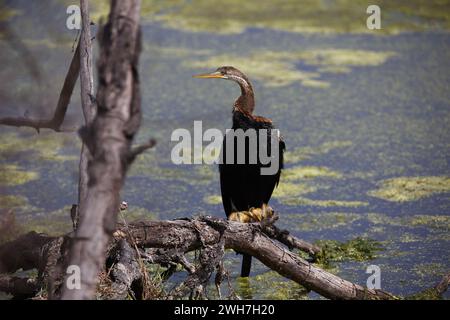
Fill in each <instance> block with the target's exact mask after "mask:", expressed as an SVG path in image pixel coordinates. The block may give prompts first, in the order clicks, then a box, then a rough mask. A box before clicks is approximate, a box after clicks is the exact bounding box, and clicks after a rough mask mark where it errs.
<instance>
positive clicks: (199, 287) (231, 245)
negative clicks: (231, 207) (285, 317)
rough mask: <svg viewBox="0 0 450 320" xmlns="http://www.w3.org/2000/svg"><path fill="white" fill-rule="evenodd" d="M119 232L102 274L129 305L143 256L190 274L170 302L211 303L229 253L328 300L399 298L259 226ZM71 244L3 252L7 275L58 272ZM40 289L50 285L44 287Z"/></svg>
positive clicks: (182, 225) (36, 242)
mask: <svg viewBox="0 0 450 320" xmlns="http://www.w3.org/2000/svg"><path fill="white" fill-rule="evenodd" d="M118 227H119V229H118V230H117V231H116V232H115V233H114V238H113V239H112V244H110V246H109V247H110V248H112V249H111V250H109V251H108V254H107V256H108V258H107V259H106V260H104V261H103V262H102V269H103V270H105V269H106V270H107V271H109V272H108V274H109V276H110V278H111V281H112V285H111V289H112V290H111V292H112V293H111V294H109V295H107V296H105V297H104V298H110V299H111V298H112V299H123V298H124V297H127V296H128V295H131V296H135V297H139V296H140V293H139V292H136V287H142V286H139V285H138V286H136V284H139V283H140V282H141V281H142V279H143V277H144V274H143V273H146V271H145V270H143V269H142V268H141V267H140V266H139V263H138V259H140V256H141V257H143V258H144V259H145V260H146V262H147V263H158V264H161V265H163V266H166V267H167V266H169V267H170V265H176V264H178V263H179V264H182V265H183V264H184V265H185V269H186V270H188V276H187V278H186V279H185V280H184V281H183V282H182V283H181V284H179V285H178V286H176V287H175V289H174V290H172V291H171V292H170V293H169V295H168V298H172V299H174V298H181V297H184V296H186V295H190V296H191V297H192V298H205V297H207V293H206V291H205V288H206V285H207V284H208V283H209V281H210V278H211V275H212V274H213V272H214V271H215V270H216V271H217V275H219V279H218V280H219V281H217V279H216V282H218V283H216V285H217V286H218V287H220V282H221V279H220V278H221V277H222V275H223V269H221V263H222V259H223V253H224V249H233V250H235V251H239V252H243V253H247V254H251V255H252V256H254V257H255V258H257V259H258V260H260V261H261V262H262V263H264V264H265V265H266V266H267V267H269V268H270V269H272V270H274V271H277V272H278V273H279V274H281V275H283V276H284V277H286V278H289V279H291V280H293V281H295V282H297V283H299V284H301V285H302V286H304V287H306V288H307V289H309V290H313V291H315V292H317V293H319V294H321V295H322V296H324V297H326V298H330V299H395V298H396V297H395V296H393V295H391V294H389V293H387V292H384V291H381V290H372V289H367V288H363V287H362V286H360V285H357V284H354V283H351V282H349V281H346V280H344V279H342V278H340V277H338V276H336V275H333V274H331V273H329V272H327V271H324V270H322V269H320V268H319V267H317V266H315V265H314V264H311V263H309V262H307V261H306V260H304V259H302V258H300V257H299V256H298V255H296V254H295V253H293V252H290V251H289V250H288V249H287V248H285V247H284V246H282V245H281V244H280V243H278V242H276V241H275V240H274V239H271V238H269V236H268V235H267V234H265V233H264V232H263V231H262V230H261V227H260V226H258V225H257V224H253V223H239V222H233V221H226V220H223V219H219V218H214V217H198V218H195V219H180V220H172V221H138V222H134V223H130V224H128V225H119V226H118ZM68 238H70V235H68V236H65V237H56V238H55V237H47V236H45V235H39V234H36V233H29V234H27V235H25V236H23V237H21V238H19V239H17V240H15V241H13V242H10V243H7V244H4V245H2V246H0V261H2V262H3V261H5V262H9V264H3V269H2V270H1V272H3V273H13V272H14V271H15V270H17V269H19V268H23V269H24V270H26V269H32V268H37V269H38V270H39V273H42V274H45V273H48V272H49V271H48V270H47V269H49V268H50V270H53V269H51V267H49V266H52V265H55V263H49V260H52V261H61V260H64V258H63V257H62V256H64V255H67V254H68V253H67V251H65V250H63V249H62V248H63V247H64V246H65V245H64V239H68ZM134 244H136V245H137V247H138V250H139V254H138V252H137V251H136V249H135V248H133V246H134ZM49 248H55V249H53V250H50V249H49ZM18 249H19V250H18ZM144 250H145V252H144ZM193 250H200V256H199V261H198V263H197V264H196V265H193V264H192V263H191V262H189V261H187V259H186V256H185V253H187V252H189V251H193ZM105 261H106V262H105ZM217 275H216V277H217ZM449 279H450V276H449V275H447V276H446V277H444V279H443V280H442V281H441V282H440V283H439V284H438V285H437V286H436V287H435V289H436V290H438V291H439V293H440V294H442V293H443V292H444V291H445V290H446V288H447V287H448V281H449ZM11 281H12V280H11ZM38 283H39V284H40V285H41V284H42V285H44V283H43V282H38ZM5 287H8V288H13V285H12V284H8V283H6V284H5V283H3V288H5ZM40 288H41V287H39V288H38V289H40ZM63 288H64V286H63ZM10 291H14V290H12V289H11V290H10ZM19 291H20V290H19Z"/></svg>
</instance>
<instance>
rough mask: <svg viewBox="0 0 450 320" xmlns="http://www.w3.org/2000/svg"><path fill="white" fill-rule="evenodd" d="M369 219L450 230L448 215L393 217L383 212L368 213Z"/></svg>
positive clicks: (392, 224)
mask: <svg viewBox="0 0 450 320" xmlns="http://www.w3.org/2000/svg"><path fill="white" fill-rule="evenodd" d="M366 218H367V220H368V221H370V222H371V223H373V224H376V225H378V224H384V225H391V226H402V227H419V226H422V227H427V228H430V229H440V230H450V217H449V216H447V215H412V216H406V217H391V216H388V215H385V214H381V213H368V214H367V215H366Z"/></svg>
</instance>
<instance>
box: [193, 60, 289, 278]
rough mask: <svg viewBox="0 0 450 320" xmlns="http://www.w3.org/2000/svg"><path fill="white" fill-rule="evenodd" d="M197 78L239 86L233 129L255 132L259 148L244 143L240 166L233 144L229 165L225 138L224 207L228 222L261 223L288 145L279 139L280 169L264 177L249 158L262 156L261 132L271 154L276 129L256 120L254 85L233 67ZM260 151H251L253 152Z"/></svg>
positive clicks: (247, 261)
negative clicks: (265, 135)
mask: <svg viewBox="0 0 450 320" xmlns="http://www.w3.org/2000/svg"><path fill="white" fill-rule="evenodd" d="M194 77H195V78H217V79H225V80H232V81H234V82H236V83H238V84H239V86H240V88H241V95H240V96H239V97H238V98H237V100H236V101H235V102H234V106H233V128H232V129H234V130H237V129H242V130H243V131H244V132H246V131H247V130H249V129H254V130H256V133H257V144H256V145H255V144H253V145H252V144H250V143H249V141H248V140H247V141H246V143H245V162H244V164H237V162H236V157H237V151H236V150H237V146H236V143H234V151H235V152H234V157H235V159H234V160H235V161H234V162H233V163H232V164H229V163H226V161H225V159H226V138H225V139H224V141H223V145H222V159H223V161H222V163H221V164H219V171H220V188H221V192H222V203H223V207H224V209H225V213H226V215H227V218H228V219H229V220H234V221H241V222H254V221H261V220H262V219H264V218H265V217H266V216H268V215H269V214H272V210H271V209H270V207H268V202H269V200H270V197H271V196H272V192H273V190H274V189H275V187H276V186H277V185H278V182H279V180H280V173H281V169H282V168H283V153H284V150H285V144H284V142H283V140H282V139H281V138H278V137H276V139H278V141H277V142H278V143H279V148H278V150H279V158H278V161H279V162H278V164H279V166H278V169H277V171H276V173H275V174H272V175H263V174H261V168H262V167H267V166H268V165H263V164H261V162H260V161H259V160H258V161H257V162H256V163H253V162H250V161H249V154H250V153H251V152H256V155H259V154H260V153H259V149H260V145H261V141H260V138H259V135H258V132H259V130H261V129H262V130H266V131H267V139H268V140H267V144H266V145H267V146H268V149H269V150H268V153H269V154H270V143H271V141H270V139H271V133H272V132H271V131H272V129H273V125H272V120H270V119H267V118H264V117H260V116H256V115H254V114H253V111H254V109H255V97H254V93H253V88H252V85H251V84H250V81H249V80H248V78H247V77H246V76H245V75H244V74H243V73H242V72H241V71H239V70H238V69H236V68H234V67H230V66H226V67H220V68H218V69H217V70H216V71H215V72H212V73H208V74H201V75H196V76H194ZM252 147H253V148H255V147H256V149H257V150H250V148H252ZM251 258H252V257H251V256H250V255H247V254H243V259H242V269H241V277H248V275H249V274H250V267H251Z"/></svg>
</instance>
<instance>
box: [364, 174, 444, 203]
mask: <svg viewBox="0 0 450 320" xmlns="http://www.w3.org/2000/svg"><path fill="white" fill-rule="evenodd" d="M444 192H450V177H445V176H440V177H439V176H431V177H399V178H393V179H388V180H384V181H381V182H380V183H379V188H378V189H377V190H372V191H369V192H368V194H369V195H370V196H372V197H377V198H380V199H384V200H387V201H395V202H405V201H415V200H418V199H421V198H425V197H429V196H431V195H433V194H437V193H444Z"/></svg>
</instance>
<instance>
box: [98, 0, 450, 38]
mask: <svg viewBox="0 0 450 320" xmlns="http://www.w3.org/2000/svg"><path fill="white" fill-rule="evenodd" d="M101 2H103V1H101ZM370 4H372V3H370V2H367V0H338V1H326V2H324V1H315V0H305V1H296V0H282V1H271V0H259V1H246V2H245V3H243V2H242V1H240V0H228V1H227V2H226V3H223V4H219V5H218V4H217V3H215V2H212V1H208V0H193V1H170V2H167V3H164V4H163V2H162V1H158V0H153V1H145V2H143V9H142V16H143V20H144V21H145V20H147V21H158V22H160V23H162V25H163V26H164V27H167V28H173V29H178V30H183V31H190V32H212V33H218V34H230V33H241V32H243V31H245V30H246V29H247V28H250V27H258V28H271V29H275V30H283V31H289V32H299V33H317V32H320V33H333V34H334V33H370V34H395V33H398V32H403V31H423V30H433V29H444V30H448V29H449V28H450V14H448V12H449V11H450V10H449V9H450V4H449V2H448V1H446V0H430V1H427V5H423V3H422V2H421V1H420V0H411V1H403V0H401V1H389V0H380V1H378V2H377V5H379V6H380V7H381V8H382V28H381V30H369V29H368V28H367V26H366V18H367V17H368V16H369V15H368V14H366V9H367V7H368V6H369V5H370ZM94 15H95V14H94Z"/></svg>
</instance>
